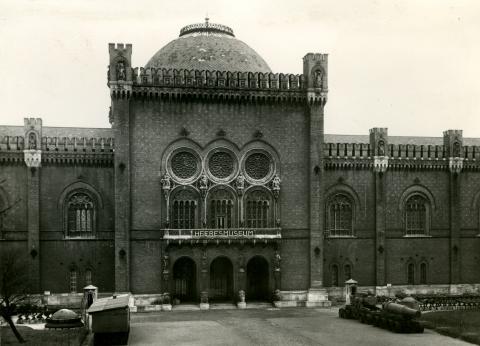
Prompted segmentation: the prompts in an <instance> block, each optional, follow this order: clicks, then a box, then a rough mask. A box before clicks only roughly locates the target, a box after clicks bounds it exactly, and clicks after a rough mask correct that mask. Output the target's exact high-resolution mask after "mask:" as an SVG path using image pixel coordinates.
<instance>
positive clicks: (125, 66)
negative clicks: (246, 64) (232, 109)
mask: <svg viewBox="0 0 480 346" xmlns="http://www.w3.org/2000/svg"><path fill="white" fill-rule="evenodd" d="M109 52H110V66H109V72H108V86H109V87H110V94H111V96H112V98H130V97H134V98H162V99H178V98H181V99H192V100H207V101H208V100H217V101H227V102H255V101H259V102H322V103H325V102H326V95H327V91H328V88H327V75H326V71H327V55H326V54H314V55H312V56H313V58H314V59H316V60H315V61H314V62H315V63H314V65H313V67H314V69H313V70H312V71H310V72H309V75H310V74H311V73H313V74H314V75H312V76H311V77H309V78H310V79H311V82H310V83H313V85H315V87H314V88H313V89H314V90H315V92H314V93H308V92H307V91H308V90H307V89H308V85H307V81H308V76H306V75H304V74H300V75H298V74H284V73H269V72H267V73H262V72H242V71H235V72H234V71H216V70H195V69H193V70H188V69H167V68H155V67H148V68H144V67H136V68H132V67H131V66H130V64H131V45H126V46H125V45H123V44H117V45H114V44H110V45H109ZM310 54H311V53H310ZM307 56H309V55H307ZM317 60H318V61H317ZM314 78H316V79H315V80H313V79H314ZM319 83H320V84H319ZM317 84H318V86H317Z"/></svg>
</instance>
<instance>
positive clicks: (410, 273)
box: [407, 263, 415, 285]
mask: <svg viewBox="0 0 480 346" xmlns="http://www.w3.org/2000/svg"><path fill="white" fill-rule="evenodd" d="M407 284H409V285H414V284H415V265H414V264H413V263H409V264H408V265H407Z"/></svg>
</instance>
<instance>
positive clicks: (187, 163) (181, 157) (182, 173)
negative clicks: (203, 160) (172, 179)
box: [171, 151, 198, 179]
mask: <svg viewBox="0 0 480 346" xmlns="http://www.w3.org/2000/svg"><path fill="white" fill-rule="evenodd" d="M171 165H172V172H173V174H175V175H176V176H177V177H179V178H181V179H188V178H191V177H193V176H194V175H195V173H196V172H197V168H198V160H197V158H196V157H195V155H193V154H192V153H190V152H188V151H182V152H180V153H177V154H175V155H174V156H173V157H172V161H171Z"/></svg>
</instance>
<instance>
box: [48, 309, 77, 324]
mask: <svg viewBox="0 0 480 346" xmlns="http://www.w3.org/2000/svg"><path fill="white" fill-rule="evenodd" d="M77 318H79V317H78V315H77V313H76V312H74V311H72V310H69V309H60V310H58V311H57V312H55V313H54V314H53V315H52V317H51V319H52V320H57V321H68V320H74V319H77Z"/></svg>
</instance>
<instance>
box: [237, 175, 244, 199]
mask: <svg viewBox="0 0 480 346" xmlns="http://www.w3.org/2000/svg"><path fill="white" fill-rule="evenodd" d="M235 187H236V188H237V193H238V194H239V195H240V196H241V195H243V191H244V190H245V177H244V176H243V174H242V173H240V174H239V175H238V177H237V181H236V182H235Z"/></svg>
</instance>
